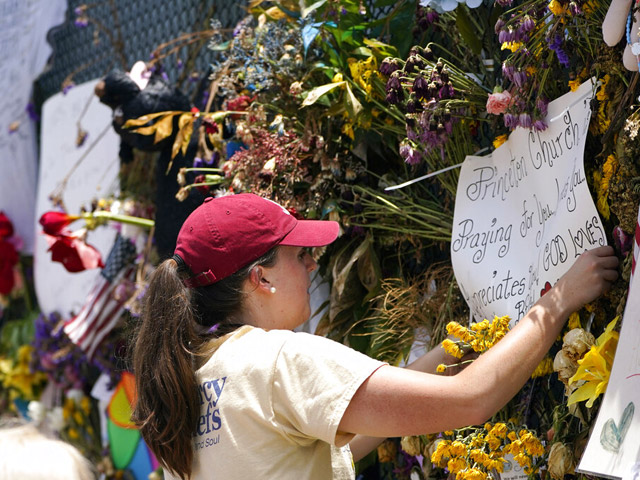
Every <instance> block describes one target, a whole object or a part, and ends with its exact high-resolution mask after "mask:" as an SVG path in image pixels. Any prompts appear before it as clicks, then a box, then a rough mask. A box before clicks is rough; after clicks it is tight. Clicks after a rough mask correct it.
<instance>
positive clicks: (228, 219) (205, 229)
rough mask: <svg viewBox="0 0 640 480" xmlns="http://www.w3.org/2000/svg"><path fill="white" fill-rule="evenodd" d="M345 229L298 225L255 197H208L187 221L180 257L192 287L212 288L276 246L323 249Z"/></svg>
mask: <svg viewBox="0 0 640 480" xmlns="http://www.w3.org/2000/svg"><path fill="white" fill-rule="evenodd" d="M339 230H340V226H339V225H338V223H337V222H333V221H326V220H297V219H296V218H295V217H294V216H293V215H291V214H290V213H289V212H288V211H287V210H286V209H285V208H284V207H282V206H281V205H278V204H277V203H275V202H272V201H271V200H267V199H266V198H262V197H259V196H258V195H254V194H252V193H240V194H237V195H227V196H224V197H218V198H213V197H208V198H206V199H205V201H204V203H203V204H202V205H200V206H199V207H198V208H196V209H195V210H194V211H193V212H192V213H191V215H189V217H187V219H186V220H185V222H184V224H183V225H182V227H181V228H180V233H178V240H177V242H176V249H175V251H174V253H175V255H179V256H180V257H181V258H182V259H183V260H184V262H185V263H186V264H187V266H188V267H189V268H190V269H191V272H192V273H193V275H194V276H193V277H191V278H188V279H186V280H185V282H184V283H185V285H187V286H188V287H202V286H205V285H211V284H212V283H215V282H217V281H219V280H222V279H223V278H226V277H228V276H229V275H231V274H233V273H235V272H237V271H238V270H239V269H240V268H242V267H244V266H245V265H248V264H249V263H251V262H253V261H254V260H257V259H258V258H260V257H261V256H262V255H264V254H265V253H267V252H268V251H269V250H271V249H272V248H273V247H275V246H276V245H288V246H293V247H320V246H323V245H328V244H330V243H331V242H333V241H334V240H335V239H336V238H337V237H338V233H339Z"/></svg>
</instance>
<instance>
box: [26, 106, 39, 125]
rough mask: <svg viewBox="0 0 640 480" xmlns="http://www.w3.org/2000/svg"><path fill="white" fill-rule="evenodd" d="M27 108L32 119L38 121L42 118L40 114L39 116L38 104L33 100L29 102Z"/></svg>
mask: <svg viewBox="0 0 640 480" xmlns="http://www.w3.org/2000/svg"><path fill="white" fill-rule="evenodd" d="M25 110H26V112H27V115H29V118H30V119H31V120H32V121H34V122H37V121H39V120H40V116H38V113H37V112H36V106H35V105H34V104H33V102H29V103H27V108H25Z"/></svg>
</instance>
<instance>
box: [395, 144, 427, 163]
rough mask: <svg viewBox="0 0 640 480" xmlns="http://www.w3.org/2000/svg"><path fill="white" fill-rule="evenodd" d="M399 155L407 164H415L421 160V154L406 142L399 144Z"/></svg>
mask: <svg viewBox="0 0 640 480" xmlns="http://www.w3.org/2000/svg"><path fill="white" fill-rule="evenodd" d="M400 156H401V157H402V158H403V159H404V161H405V162H406V163H408V164H409V165H417V164H418V163H420V161H421V160H422V155H421V154H420V152H419V151H418V150H416V149H415V148H413V146H411V145H410V144H409V143H408V142H403V143H401V144H400Z"/></svg>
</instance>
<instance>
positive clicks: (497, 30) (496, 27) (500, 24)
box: [493, 18, 505, 35]
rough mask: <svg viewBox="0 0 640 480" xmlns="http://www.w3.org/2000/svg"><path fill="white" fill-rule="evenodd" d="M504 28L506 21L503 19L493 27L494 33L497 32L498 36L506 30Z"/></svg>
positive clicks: (499, 19)
mask: <svg viewBox="0 0 640 480" xmlns="http://www.w3.org/2000/svg"><path fill="white" fill-rule="evenodd" d="M504 26H505V23H504V20H502V18H498V21H497V22H496V24H495V26H494V27H493V30H494V32H496V35H497V34H498V33H500V31H501V30H502V29H503V28H504Z"/></svg>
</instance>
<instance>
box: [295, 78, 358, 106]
mask: <svg viewBox="0 0 640 480" xmlns="http://www.w3.org/2000/svg"><path fill="white" fill-rule="evenodd" d="M346 84H347V82H345V81H344V80H343V81H342V82H333V83H327V84H325V85H320V86H319V87H316V88H314V89H313V90H310V91H309V93H308V94H307V97H306V98H305V99H304V101H303V102H302V105H301V106H303V107H307V106H309V105H313V104H314V103H316V102H317V101H318V99H319V98H320V97H322V96H323V95H326V94H327V93H329V92H330V91H331V90H333V89H334V88H336V87H341V86H343V85H346ZM347 88H348V86H347Z"/></svg>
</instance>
